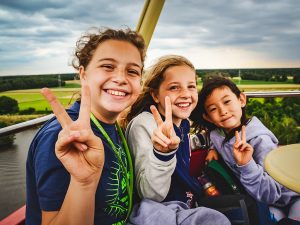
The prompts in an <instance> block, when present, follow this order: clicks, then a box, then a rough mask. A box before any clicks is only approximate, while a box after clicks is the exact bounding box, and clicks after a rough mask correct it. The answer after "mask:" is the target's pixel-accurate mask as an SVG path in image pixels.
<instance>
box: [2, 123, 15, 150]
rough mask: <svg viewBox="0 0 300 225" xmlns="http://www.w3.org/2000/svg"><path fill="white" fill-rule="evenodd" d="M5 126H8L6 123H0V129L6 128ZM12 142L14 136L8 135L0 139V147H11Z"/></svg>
mask: <svg viewBox="0 0 300 225" xmlns="http://www.w3.org/2000/svg"><path fill="white" fill-rule="evenodd" d="M6 126H8V124H7V123H6V122H4V121H0V128H3V127H6ZM14 140H15V135H14V134H10V135H6V136H3V137H0V147H3V146H5V147H7V146H11V145H13V144H14Z"/></svg>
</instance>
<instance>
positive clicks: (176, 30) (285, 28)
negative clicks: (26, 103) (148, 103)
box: [0, 0, 300, 76]
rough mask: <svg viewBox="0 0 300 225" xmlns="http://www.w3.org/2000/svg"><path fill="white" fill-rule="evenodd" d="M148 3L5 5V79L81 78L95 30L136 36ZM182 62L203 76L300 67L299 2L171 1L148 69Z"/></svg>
mask: <svg viewBox="0 0 300 225" xmlns="http://www.w3.org/2000/svg"><path fill="white" fill-rule="evenodd" d="M143 5H144V1H143V0H119V1H117V0H83V1H75V0H1V1H0V76H1V75H2V76H3V75H17V74H43V73H67V72H74V70H73V68H72V67H71V66H70V65H69V64H70V61H71V59H72V52H73V49H74V46H75V42H76V40H77V39H78V38H79V36H80V35H81V34H82V33H83V32H84V31H86V30H87V29H88V28H90V27H95V26H96V27H99V26H107V27H112V28H122V27H124V26H125V25H126V26H129V27H130V28H133V29H134V28H135V27H136V24H137V21H138V19H139V16H140V13H141V10H142V8H143ZM164 54H180V55H184V56H186V57H187V58H189V59H190V60H191V61H192V62H193V63H194V65H195V66H196V68H199V69H200V68H202V69H218V68H270V67H276V68H278V67H286V68H287V67H300V7H299V1H298V0H209V1H207V0H184V1H183V0H166V2H165V5H164V8H163V12H162V14H161V16H160V18H159V21H158V24H157V26H156V30H155V31H154V34H153V37H152V40H151V43H150V46H149V48H148V53H147V60H146V67H147V66H149V65H150V64H151V63H153V61H154V59H156V58H157V57H159V56H162V55H164Z"/></svg>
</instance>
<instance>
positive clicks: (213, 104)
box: [206, 95, 229, 108]
mask: <svg viewBox="0 0 300 225" xmlns="http://www.w3.org/2000/svg"><path fill="white" fill-rule="evenodd" d="M228 96H229V95H224V96H223V97H222V98H221V100H223V99H224V98H226V97H228ZM212 105H214V103H213V104H210V105H208V106H206V107H207V108H209V107H210V106H212Z"/></svg>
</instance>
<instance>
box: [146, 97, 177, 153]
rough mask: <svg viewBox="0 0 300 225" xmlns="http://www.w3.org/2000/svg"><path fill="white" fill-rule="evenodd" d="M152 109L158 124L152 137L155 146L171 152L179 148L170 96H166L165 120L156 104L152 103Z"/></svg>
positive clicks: (159, 149) (160, 149) (161, 150)
mask: <svg viewBox="0 0 300 225" xmlns="http://www.w3.org/2000/svg"><path fill="white" fill-rule="evenodd" d="M150 109H151V112H152V114H153V116H154V119H155V122H156V124H157V128H156V129H155V130H154V131H153V135H152V137H151V140H152V143H153V147H154V148H155V149H156V150H158V151H160V152H171V151H173V150H175V149H177V148H178V145H179V143H180V139H179V137H177V135H176V133H175V130H174V127H173V121H172V106H171V101H170V98H169V97H168V96H166V98H165V117H166V119H165V121H163V120H162V118H161V116H160V114H159V112H158V110H157V109H156V107H155V106H153V105H152V106H151V107H150Z"/></svg>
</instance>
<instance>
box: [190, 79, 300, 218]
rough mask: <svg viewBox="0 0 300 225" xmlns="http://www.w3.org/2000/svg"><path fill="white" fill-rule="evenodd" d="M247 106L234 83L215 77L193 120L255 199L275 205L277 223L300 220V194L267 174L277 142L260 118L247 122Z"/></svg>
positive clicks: (205, 89)
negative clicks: (266, 161) (207, 133)
mask: <svg viewBox="0 0 300 225" xmlns="http://www.w3.org/2000/svg"><path fill="white" fill-rule="evenodd" d="M245 106H246V96H245V94H244V93H242V92H241V91H240V90H239V89H238V88H237V86H236V85H235V84H234V83H233V82H232V81H231V80H229V79H226V78H224V77H212V78H210V79H208V80H207V81H206V82H205V83H204V85H203V87H202V90H201V91H200V93H199V101H198V104H197V106H196V108H195V110H194V111H193V113H192V115H191V119H192V120H193V121H194V122H195V123H196V124H198V125H201V126H203V125H204V126H206V127H207V128H208V130H209V131H210V139H211V142H212V148H213V149H216V150H217V152H218V153H219V154H220V155H221V156H222V158H223V159H224V161H225V163H226V164H227V165H228V167H229V168H231V170H232V171H233V173H234V174H235V175H236V177H237V178H238V179H239V180H240V182H241V183H242V185H243V186H244V188H245V189H246V191H247V192H248V193H249V194H250V195H251V196H252V197H254V198H255V199H256V200H258V201H262V202H265V203H267V204H270V205H272V206H271V208H270V209H271V212H272V213H273V214H274V215H275V218H276V219H277V220H280V219H281V218H283V217H289V218H292V219H294V220H300V198H299V194H297V193H295V192H293V191H290V190H288V189H287V188H285V187H283V186H282V185H280V184H279V183H277V182H276V181H275V180H274V179H273V178H271V177H270V176H269V175H268V174H267V172H266V171H265V170H264V165H263V162H264V159H265V156H266V155H267V154H268V152H270V151H271V150H272V149H275V148H276V147H277V144H278V140H277V138H276V137H275V136H274V134H273V133H272V132H271V131H270V130H269V129H267V128H266V127H265V126H264V125H263V124H262V123H261V122H260V121H259V119H258V118H256V117H255V116H254V117H252V118H251V119H248V118H246V114H245ZM212 158H216V154H215V152H214V150H211V151H209V153H208V159H209V160H210V159H212Z"/></svg>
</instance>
